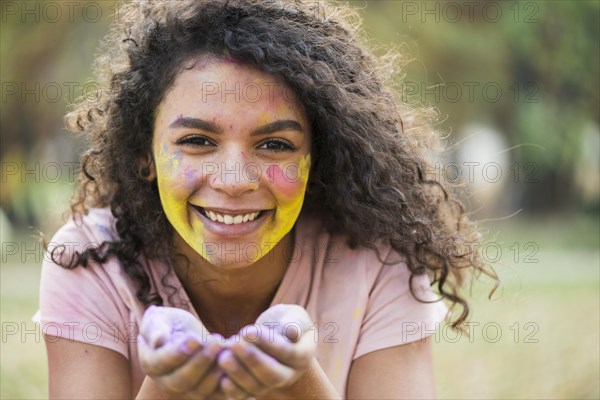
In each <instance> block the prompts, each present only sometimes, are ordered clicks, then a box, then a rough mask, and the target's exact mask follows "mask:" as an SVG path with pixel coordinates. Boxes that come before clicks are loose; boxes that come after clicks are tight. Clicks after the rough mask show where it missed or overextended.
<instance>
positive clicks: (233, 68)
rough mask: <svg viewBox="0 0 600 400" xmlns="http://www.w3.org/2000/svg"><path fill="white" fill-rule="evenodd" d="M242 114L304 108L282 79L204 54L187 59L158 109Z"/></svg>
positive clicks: (291, 112)
mask: <svg viewBox="0 0 600 400" xmlns="http://www.w3.org/2000/svg"><path fill="white" fill-rule="evenodd" d="M227 110H229V111H230V112H231V113H234V114H237V115H238V116H239V115H240V114H239V113H240V112H248V111H252V112H256V111H263V112H267V113H278V114H281V113H283V114H289V116H296V117H297V118H302V115H303V112H304V108H303V106H302V105H301V103H300V101H299V100H298V99H297V97H296V95H295V93H294V92H293V90H291V89H290V88H289V87H288V86H287V85H286V84H285V83H284V82H283V81H282V80H281V79H278V78H277V77H275V76H273V75H269V74H267V73H264V72H262V71H259V70H257V69H255V68H253V67H250V66H248V65H245V64H242V63H239V62H236V61H233V60H231V59H207V58H205V57H202V58H198V59H195V60H192V61H190V62H187V63H185V65H184V66H183V67H182V69H181V71H180V72H179V73H178V74H177V76H176V78H175V81H174V82H173V85H172V86H171V87H170V88H169V90H168V91H167V92H166V94H165V97H164V98H163V101H162V102H161V104H160V105H159V108H158V111H159V112H162V113H163V114H164V113H168V114H170V113H173V112H175V113H176V114H181V113H190V112H192V111H193V112H194V113H198V112H199V113H202V112H203V111H209V112H215V111H218V112H219V113H220V114H227Z"/></svg>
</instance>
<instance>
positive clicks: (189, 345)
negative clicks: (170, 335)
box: [138, 336, 201, 376]
mask: <svg viewBox="0 0 600 400" xmlns="http://www.w3.org/2000/svg"><path fill="white" fill-rule="evenodd" d="M200 347H201V344H200V343H199V342H198V340H197V339H195V338H193V337H190V336H188V337H186V338H184V339H183V340H178V341H169V342H166V343H165V344H164V345H163V346H161V347H159V348H151V347H150V346H149V345H148V343H146V340H145V339H144V338H143V337H142V336H140V337H139V338H138V354H139V359H140V365H141V366H142V368H143V369H144V371H145V372H146V374H147V375H150V376H158V375H165V374H168V373H170V372H171V371H173V370H175V369H176V368H178V367H180V366H181V365H183V364H184V363H185V362H186V361H187V360H188V359H189V358H190V357H191V356H192V354H194V353H195V352H196V351H198V350H199V349H200Z"/></svg>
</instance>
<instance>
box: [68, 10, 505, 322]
mask: <svg viewBox="0 0 600 400" xmlns="http://www.w3.org/2000/svg"><path fill="white" fill-rule="evenodd" d="M128 7H129V8H123V9H121V10H120V14H119V15H117V16H116V18H115V22H114V24H113V26H112V28H111V31H110V32H109V34H108V35H107V37H106V38H105V41H104V42H103V45H102V46H101V53H100V55H99V56H98V58H97V60H96V64H95V69H96V75H97V78H98V83H99V84H100V85H101V87H102V89H103V90H102V91H101V93H99V97H98V99H87V100H84V101H81V102H79V103H78V104H76V105H75V108H74V110H73V111H72V112H71V113H70V114H69V115H68V116H67V118H66V122H67V127H68V128H69V129H71V130H73V131H80V132H83V133H84V134H85V136H86V137H87V138H88V139H89V149H88V150H87V151H86V152H85V153H84V154H83V155H82V156H81V165H82V171H81V174H80V177H79V180H78V184H77V187H78V190H77V191H76V193H75V195H74V197H73V200H72V204H71V212H72V213H73V216H74V217H76V216H81V215H82V213H86V212H87V210H88V209H89V208H91V207H110V209H111V211H112V214H113V216H114V217H115V218H116V230H117V233H118V235H119V239H120V240H118V241H113V242H104V243H102V245H100V246H99V247H97V248H90V249H87V250H86V251H84V252H83V253H78V254H75V256H74V257H73V258H72V259H71V262H70V263H69V265H63V266H64V267H66V268H74V267H76V266H77V265H83V266H84V267H85V266H87V265H88V263H89V262H90V261H92V260H93V261H95V262H100V263H102V262H104V261H106V260H107V259H108V258H109V257H112V256H116V257H117V258H118V259H119V260H120V262H121V264H122V266H123V268H124V270H125V272H126V273H127V274H128V275H129V276H130V278H131V279H132V280H133V281H134V282H136V283H137V284H138V288H139V290H138V292H137V297H138V299H139V300H140V301H142V302H143V303H144V304H146V305H149V304H162V299H161V298H160V297H159V296H158V294H156V293H151V286H150V281H149V278H148V276H147V274H146V273H145V271H144V268H143V267H142V265H141V263H140V261H139V260H140V257H141V256H145V257H147V258H156V259H162V260H168V259H170V257H172V256H173V255H172V254H170V252H172V251H173V250H172V246H171V243H170V239H168V240H165V238H171V237H172V233H173V228H172V226H171V225H170V224H169V222H168V220H167V218H166V216H165V214H164V212H163V209H162V207H161V203H160V199H159V195H158V189H157V186H156V183H155V182H154V183H153V182H149V181H148V180H147V179H145V178H146V175H147V172H148V171H147V168H146V167H145V165H146V164H145V162H144V160H145V159H146V157H147V154H149V153H150V152H151V141H152V132H153V124H154V115H155V111H156V108H157V106H158V105H159V103H160V102H161V100H162V99H163V97H164V96H165V92H166V91H167V89H168V88H169V87H170V86H171V85H172V83H173V81H174V79H175V77H176V75H177V73H178V72H179V71H180V70H181V68H182V67H181V66H182V65H183V63H184V62H185V61H187V60H190V59H192V58H193V57H197V56H198V55H209V56H211V57H217V58H219V57H221V58H222V57H224V56H225V55H227V57H234V58H235V60H237V61H239V62H242V63H244V64H246V65H249V66H252V67H254V68H257V69H258V70H260V71H264V72H266V73H268V74H271V75H273V76H275V77H278V78H280V79H281V80H282V81H283V82H285V83H286V84H287V85H288V86H289V87H290V88H291V89H293V90H294V91H295V93H296V95H297V97H298V99H300V101H301V103H302V104H303V105H304V107H305V109H306V112H307V115H308V116H309V119H310V123H311V125H312V132H313V139H312V154H313V160H315V162H314V164H313V166H312V169H311V178H310V182H309V190H308V192H307V194H306V198H305V203H304V206H303V213H308V214H311V215H316V216H318V217H319V218H320V220H321V221H323V224H324V225H325V227H326V228H327V229H328V230H329V232H330V233H332V234H336V233H341V234H344V235H346V236H347V237H348V238H349V245H350V246H353V247H355V246H365V247H370V248H375V246H374V243H376V242H381V240H383V241H385V242H387V243H389V244H390V245H391V246H392V247H393V248H394V249H395V250H397V251H398V252H400V253H402V254H404V255H405V256H406V259H407V264H408V267H409V269H410V271H411V285H410V286H411V292H412V293H413V296H415V294H414V291H413V290H412V278H413V277H414V276H415V275H421V274H428V275H429V276H430V279H431V282H432V285H435V286H436V291H437V292H438V293H439V295H440V297H441V299H445V300H447V301H448V303H449V304H450V305H451V307H452V308H454V306H456V305H459V306H460V309H461V313H460V315H459V316H458V317H457V318H455V319H454V321H453V326H454V327H458V326H459V325H460V324H461V323H462V322H463V321H465V319H466V318H467V316H468V313H469V307H468V304H467V302H466V300H465V298H464V296H463V295H462V294H461V293H462V288H463V287H464V286H465V283H466V281H467V277H469V276H476V275H479V274H481V273H485V274H486V275H489V276H492V277H494V278H496V275H495V273H494V272H493V270H492V269H491V267H489V266H488V265H486V264H485V263H484V262H483V261H482V260H481V257H480V256H479V253H478V247H477V246H475V245H473V244H474V243H476V242H477V241H478V238H479V236H478V232H477V228H476V226H475V224H474V223H472V222H471V221H470V220H469V218H468V216H467V215H466V213H465V209H464V207H463V206H462V204H461V202H460V201H459V200H458V198H457V196H456V195H455V194H453V188H451V187H450V186H449V185H448V184H447V183H445V182H443V179H442V177H439V176H438V177H435V176H434V177H429V176H427V174H426V173H425V171H427V166H428V165H429V163H430V160H429V156H428V155H429V153H430V151H431V149H432V148H437V145H438V144H439V142H438V138H437V134H436V132H435V131H434V130H433V129H432V123H433V122H434V121H435V118H436V115H435V113H434V112H432V110H431V109H426V108H415V107H409V106H407V105H406V104H403V103H402V102H401V101H400V100H399V97H398V96H399V94H398V93H397V92H396V91H394V90H392V87H393V86H392V85H391V78H392V77H394V76H395V75H397V72H398V68H397V67H398V65H399V63H398V62H397V61H398V60H399V59H400V57H401V56H400V54H399V53H391V55H392V56H391V57H390V56H389V54H388V56H385V57H379V58H378V57H375V56H374V55H373V54H372V53H371V52H370V51H369V50H368V49H367V46H366V43H367V41H366V39H365V38H364V35H363V33H362V31H361V30H360V18H359V17H358V14H357V12H356V10H353V9H352V8H349V7H345V6H341V5H337V4H336V6H335V13H329V12H328V10H330V11H331V10H333V9H332V8H331V7H330V6H328V5H327V4H326V3H323V2H317V1H313V0H311V1H310V2H303V1H290V2H282V1H275V0H252V1H249V0H219V1H214V0H210V1H209V0H201V1H198V0H188V1H169V0H163V1H161V0H148V1H143V0H138V1H134V2H132V3H130V4H129V5H128ZM328 7H329V8H328ZM331 14H334V15H331ZM132 16H133V17H132ZM132 166H135V167H133V168H132ZM340 194H343V195H340ZM473 273H474V274H473ZM496 279H497V278H496ZM415 297H416V296H415ZM418 300H420V299H418Z"/></svg>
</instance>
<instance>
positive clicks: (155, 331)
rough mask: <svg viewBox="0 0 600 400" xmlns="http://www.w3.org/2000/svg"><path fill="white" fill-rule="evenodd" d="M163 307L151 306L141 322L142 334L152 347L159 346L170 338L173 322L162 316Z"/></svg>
mask: <svg viewBox="0 0 600 400" xmlns="http://www.w3.org/2000/svg"><path fill="white" fill-rule="evenodd" d="M161 308H162V307H156V306H150V307H149V308H148V309H147V310H146V312H145V313H144V316H143V317H142V322H141V324H140V335H141V336H143V337H144V339H145V340H146V343H147V344H148V345H149V346H150V347H152V348H158V347H160V346H162V345H163V344H164V343H165V342H167V341H168V340H169V337H170V335H171V329H172V328H171V324H169V323H168V321H167V320H166V319H165V318H164V317H163V316H162V315H163V312H161Z"/></svg>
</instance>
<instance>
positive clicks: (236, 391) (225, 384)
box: [219, 375, 251, 400]
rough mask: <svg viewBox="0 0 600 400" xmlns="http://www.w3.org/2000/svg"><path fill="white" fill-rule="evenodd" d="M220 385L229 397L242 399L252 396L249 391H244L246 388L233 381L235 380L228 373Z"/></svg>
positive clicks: (237, 399) (236, 399)
mask: <svg viewBox="0 0 600 400" xmlns="http://www.w3.org/2000/svg"><path fill="white" fill-rule="evenodd" d="M219 385H220V388H221V390H222V391H223V393H225V396H227V398H228V399H234V400H242V399H248V398H250V397H251V395H250V394H249V393H246V392H244V390H242V389H241V388H240V387H239V386H237V385H236V383H235V382H233V380H232V379H231V378H229V377H228V376H227V375H224V376H223V378H221V382H220V384H219Z"/></svg>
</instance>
